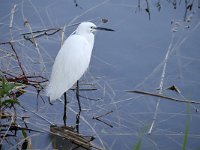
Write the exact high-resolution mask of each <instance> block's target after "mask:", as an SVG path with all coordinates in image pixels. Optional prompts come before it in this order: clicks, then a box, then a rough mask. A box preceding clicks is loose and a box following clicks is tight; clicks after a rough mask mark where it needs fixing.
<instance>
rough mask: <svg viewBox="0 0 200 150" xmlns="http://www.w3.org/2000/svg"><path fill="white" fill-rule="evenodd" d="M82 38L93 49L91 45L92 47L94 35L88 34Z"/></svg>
mask: <svg viewBox="0 0 200 150" xmlns="http://www.w3.org/2000/svg"><path fill="white" fill-rule="evenodd" d="M83 36H84V37H85V38H86V40H87V41H88V43H89V44H90V45H91V46H92V47H93V45H94V34H93V33H89V34H84V35H83Z"/></svg>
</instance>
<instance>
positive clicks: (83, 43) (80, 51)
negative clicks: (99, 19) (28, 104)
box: [46, 22, 96, 101]
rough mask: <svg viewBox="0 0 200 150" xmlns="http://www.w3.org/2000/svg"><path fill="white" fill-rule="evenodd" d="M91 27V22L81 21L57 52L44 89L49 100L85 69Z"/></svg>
mask: <svg viewBox="0 0 200 150" xmlns="http://www.w3.org/2000/svg"><path fill="white" fill-rule="evenodd" d="M91 27H96V26H95V25H94V24H93V23H91V22H83V23H81V24H80V25H79V26H78V28H77V29H76V31H75V33H74V34H72V35H70V36H69V37H68V38H67V39H66V41H65V42H64V44H63V45H62V47H61V49H60V51H59V52H58V54H57V56H56V58H55V62H54V64H53V68H52V73H51V77H50V82H49V85H48V86H47V89H46V95H47V96H49V97H50V101H54V100H56V99H58V98H60V97H61V95H62V94H63V93H64V92H66V91H67V90H68V89H70V88H71V87H72V86H73V85H74V84H75V83H76V81H77V80H79V79H80V78H81V76H82V75H83V74H84V72H85V71H86V70H87V68H88V66H89V63H90V58H91V53H92V49H93V45H94V34H93V33H92V32H93V31H94V29H92V28H91Z"/></svg>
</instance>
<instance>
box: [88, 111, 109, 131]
mask: <svg viewBox="0 0 200 150" xmlns="http://www.w3.org/2000/svg"><path fill="white" fill-rule="evenodd" d="M112 112H113V110H111V111H109V112H107V113H105V114H103V115H100V116H97V117H93V118H92V119H95V120H98V121H100V122H102V123H104V124H106V125H108V126H109V127H111V128H113V126H112V125H111V124H109V123H107V122H105V121H104V120H102V119H100V118H102V117H105V116H106V115H109V114H111V113H112Z"/></svg>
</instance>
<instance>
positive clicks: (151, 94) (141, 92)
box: [127, 90, 200, 104]
mask: <svg viewBox="0 0 200 150" xmlns="http://www.w3.org/2000/svg"><path fill="white" fill-rule="evenodd" d="M127 92H131V93H138V94H143V95H149V96H154V97H159V98H163V99H167V100H171V101H176V102H181V103H192V104H200V102H198V101H191V100H182V99H177V98H173V97H168V96H165V95H161V94H155V93H150V92H145V91H137V90H133V91H127Z"/></svg>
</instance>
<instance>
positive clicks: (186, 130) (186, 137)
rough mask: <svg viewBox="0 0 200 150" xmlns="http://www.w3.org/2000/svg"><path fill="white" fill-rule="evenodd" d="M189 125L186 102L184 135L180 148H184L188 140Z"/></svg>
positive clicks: (188, 109) (188, 108)
mask: <svg viewBox="0 0 200 150" xmlns="http://www.w3.org/2000/svg"><path fill="white" fill-rule="evenodd" d="M189 127H190V104H189V103H188V104H187V118H186V123H185V131H184V137H183V143H182V150H186V145H187V141H188V131H189Z"/></svg>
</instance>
